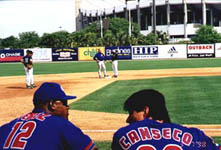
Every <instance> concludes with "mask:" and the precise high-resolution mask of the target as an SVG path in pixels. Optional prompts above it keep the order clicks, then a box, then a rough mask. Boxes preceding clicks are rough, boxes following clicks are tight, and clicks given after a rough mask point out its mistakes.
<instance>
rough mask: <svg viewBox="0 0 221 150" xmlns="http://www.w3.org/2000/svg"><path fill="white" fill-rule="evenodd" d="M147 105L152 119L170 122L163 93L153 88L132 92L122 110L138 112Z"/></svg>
mask: <svg viewBox="0 0 221 150" xmlns="http://www.w3.org/2000/svg"><path fill="white" fill-rule="evenodd" d="M146 106H147V107H149V116H151V117H152V118H153V120H163V121H164V122H167V123H171V121H170V117H169V114H168V111H167V108H166V103H165V98H164V96H163V94H161V93H160V92H158V91H156V90H153V89H145V90H141V91H138V92H136V93H134V94H132V95H131V96H130V97H129V98H128V99H127V100H126V101H125V103H124V110H126V111H128V112H133V111H134V110H135V111H137V112H140V111H142V110H144V108H145V107H146Z"/></svg>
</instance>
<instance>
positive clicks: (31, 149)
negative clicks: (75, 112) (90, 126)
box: [0, 112, 90, 150]
mask: <svg viewBox="0 0 221 150" xmlns="http://www.w3.org/2000/svg"><path fill="white" fill-rule="evenodd" d="M79 136H85V137H84V139H85V141H79V140H78V138H79ZM81 139H82V138H81ZM82 142H83V143H85V144H82V147H83V146H85V145H87V144H88V143H89V142H90V139H89V138H87V136H86V135H82V132H81V130H80V129H79V128H77V127H75V126H74V125H73V124H72V123H70V122H69V121H67V120H66V119H64V118H62V117H58V116H52V115H50V114H48V113H45V112H41V113H29V114H26V115H24V116H23V117H21V118H18V119H15V120H13V121H12V122H10V123H9V124H6V125H3V126H2V127H1V128H0V149H1V150H6V149H7V150H9V149H10V150H13V149H25V150H64V149H65V150H66V149H83V148H79V147H78V144H81V143H82ZM73 147H75V148H73Z"/></svg>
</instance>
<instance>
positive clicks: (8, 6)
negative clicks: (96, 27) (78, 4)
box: [0, 0, 76, 39]
mask: <svg viewBox="0 0 221 150" xmlns="http://www.w3.org/2000/svg"><path fill="white" fill-rule="evenodd" d="M60 30H66V31H68V32H69V33H71V32H74V31H75V30H76V26H75V0H0V38H2V39H3V38H7V37H9V36H15V37H18V35H19V33H22V32H31V31H35V32H36V33H38V35H39V36H42V35H43V33H53V32H56V31H60Z"/></svg>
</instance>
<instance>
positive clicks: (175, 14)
mask: <svg viewBox="0 0 221 150" xmlns="http://www.w3.org/2000/svg"><path fill="white" fill-rule="evenodd" d="M76 7H77V8H76V11H77V19H76V28H77V30H80V29H82V28H84V27H85V26H87V25H88V24H90V23H91V22H94V21H98V20H100V19H101V18H102V19H104V18H107V17H121V18H126V19H128V20H131V21H133V22H135V23H137V24H138V25H139V26H140V29H141V33H142V34H144V35H147V34H149V33H151V32H152V31H155V30H156V31H162V32H165V33H167V34H168V35H169V37H170V39H178V38H185V39H188V38H190V37H191V36H193V35H194V34H195V32H196V30H197V29H198V28H199V26H200V25H211V26H213V27H214V28H215V29H216V30H217V31H218V32H219V33H221V16H220V14H221V1H220V0H111V1H110V0H93V1H92V0H77V4H76Z"/></svg>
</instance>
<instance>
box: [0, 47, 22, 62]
mask: <svg viewBox="0 0 221 150" xmlns="http://www.w3.org/2000/svg"><path fill="white" fill-rule="evenodd" d="M23 56H24V50H23V49H17V50H0V62H19V61H20V60H21V59H22V58H23Z"/></svg>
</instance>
